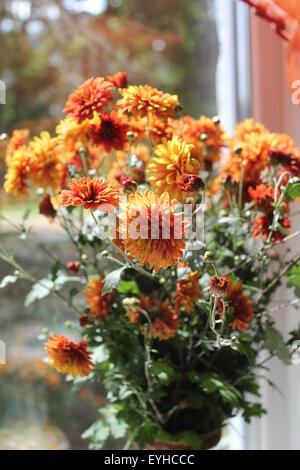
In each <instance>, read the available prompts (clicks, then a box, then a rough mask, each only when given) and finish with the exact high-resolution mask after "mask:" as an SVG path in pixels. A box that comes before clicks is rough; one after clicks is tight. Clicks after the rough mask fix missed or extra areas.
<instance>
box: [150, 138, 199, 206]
mask: <svg viewBox="0 0 300 470" xmlns="http://www.w3.org/2000/svg"><path fill="white" fill-rule="evenodd" d="M192 149H193V145H192V144H187V143H186V142H185V141H182V140H180V139H179V138H178V137H177V136H174V137H173V138H172V140H169V141H167V140H166V139H163V143H162V144H158V145H157V146H156V147H155V148H154V153H155V157H153V158H152V159H151V161H150V163H149V165H148V167H147V175H148V181H149V183H151V185H152V186H153V187H154V188H155V189H156V190H157V191H158V193H159V194H162V193H163V192H165V191H167V192H168V193H169V194H170V196H171V197H172V198H175V199H177V200H178V201H179V202H185V201H186V199H187V197H189V196H193V194H192V193H187V192H183V191H181V190H180V189H179V187H178V182H179V181H180V180H181V177H182V175H184V174H186V173H193V174H196V173H198V171H199V170H200V164H199V162H198V160H196V159H195V158H192V157H191V150H192Z"/></svg>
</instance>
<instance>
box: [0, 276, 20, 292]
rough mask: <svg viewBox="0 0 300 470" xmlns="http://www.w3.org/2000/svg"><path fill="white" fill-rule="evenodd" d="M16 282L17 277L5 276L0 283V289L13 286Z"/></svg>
mask: <svg viewBox="0 0 300 470" xmlns="http://www.w3.org/2000/svg"><path fill="white" fill-rule="evenodd" d="M17 280H18V278H17V276H5V277H4V278H3V279H2V281H1V283H0V289H3V288H4V287H6V286H7V285H8V284H14V283H15V282H16V281H17Z"/></svg>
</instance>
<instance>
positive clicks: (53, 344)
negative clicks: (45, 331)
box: [45, 335, 95, 377]
mask: <svg viewBox="0 0 300 470" xmlns="http://www.w3.org/2000/svg"><path fill="white" fill-rule="evenodd" d="M45 349H46V351H47V353H48V355H49V359H50V363H51V367H53V368H54V369H56V370H57V371H58V372H61V373H62V374H71V375H72V376H73V377H77V376H78V375H80V377H85V376H87V375H89V373H90V372H91V370H92V368H93V367H95V364H94V363H93V362H92V361H91V359H90V355H91V353H90V352H88V351H87V342H85V341H81V342H80V343H79V344H77V343H73V342H72V341H70V340H68V339H67V338H66V337H65V336H62V335H55V336H50V338H49V341H48V342H47V343H46V345H45Z"/></svg>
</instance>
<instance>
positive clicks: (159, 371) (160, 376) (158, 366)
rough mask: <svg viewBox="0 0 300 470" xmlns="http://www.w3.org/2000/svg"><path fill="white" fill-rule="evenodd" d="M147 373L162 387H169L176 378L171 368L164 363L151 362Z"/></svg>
mask: <svg viewBox="0 0 300 470" xmlns="http://www.w3.org/2000/svg"><path fill="white" fill-rule="evenodd" d="M149 372H150V375H151V376H152V377H153V378H156V379H157V380H158V381H159V382H161V383H163V384H164V385H169V384H170V383H172V382H173V381H174V379H175V377H176V373H175V370H174V369H173V367H171V366H170V365H169V364H166V363H165V362H154V361H152V362H151V364H150V366H149Z"/></svg>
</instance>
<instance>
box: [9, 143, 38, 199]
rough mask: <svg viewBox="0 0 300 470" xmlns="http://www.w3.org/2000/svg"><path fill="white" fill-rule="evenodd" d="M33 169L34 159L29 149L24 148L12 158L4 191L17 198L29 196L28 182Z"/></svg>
mask: <svg viewBox="0 0 300 470" xmlns="http://www.w3.org/2000/svg"><path fill="white" fill-rule="evenodd" d="M31 169H32V158H31V154H30V152H29V151H28V149H27V147H25V146H22V147H20V148H19V149H17V150H16V151H15V152H14V153H13V156H11V159H10V162H9V164H8V169H7V173H6V175H5V182H4V190H5V191H6V192H7V193H11V194H13V195H14V196H15V197H19V196H27V195H28V184H27V181H28V179H29V177H30V174H31Z"/></svg>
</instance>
